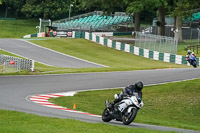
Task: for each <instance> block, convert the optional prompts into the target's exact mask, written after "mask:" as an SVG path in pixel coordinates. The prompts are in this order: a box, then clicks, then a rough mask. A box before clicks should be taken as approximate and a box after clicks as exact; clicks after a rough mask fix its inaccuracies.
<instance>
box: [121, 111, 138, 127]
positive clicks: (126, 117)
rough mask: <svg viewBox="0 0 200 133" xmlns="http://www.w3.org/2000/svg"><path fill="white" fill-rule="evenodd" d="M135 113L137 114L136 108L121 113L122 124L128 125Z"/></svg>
mask: <svg viewBox="0 0 200 133" xmlns="http://www.w3.org/2000/svg"><path fill="white" fill-rule="evenodd" d="M126 111H127V110H126ZM136 115H137V109H136V108H132V110H131V112H130V113H128V112H126V113H125V114H123V116H122V122H123V124H124V125H129V124H130V123H131V122H133V121H134V119H135V117H136Z"/></svg>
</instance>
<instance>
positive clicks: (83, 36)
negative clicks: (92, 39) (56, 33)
mask: <svg viewBox="0 0 200 133" xmlns="http://www.w3.org/2000/svg"><path fill="white" fill-rule="evenodd" d="M75 38H85V32H77V31H76V32H75Z"/></svg>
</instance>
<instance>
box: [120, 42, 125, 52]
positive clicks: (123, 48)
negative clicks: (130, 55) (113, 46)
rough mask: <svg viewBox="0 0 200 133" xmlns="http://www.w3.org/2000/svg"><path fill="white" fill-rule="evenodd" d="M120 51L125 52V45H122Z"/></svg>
mask: <svg viewBox="0 0 200 133" xmlns="http://www.w3.org/2000/svg"><path fill="white" fill-rule="evenodd" d="M120 50H122V51H124V50H125V43H121V47H120Z"/></svg>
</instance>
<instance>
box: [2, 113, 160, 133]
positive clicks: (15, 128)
mask: <svg viewBox="0 0 200 133" xmlns="http://www.w3.org/2000/svg"><path fill="white" fill-rule="evenodd" d="M0 125H1V126H0V132H1V133H121V132H123V133H130V132H134V133H160V131H155V130H148V129H141V128H138V129H137V128H127V127H119V126H113V125H107V124H102V123H86V122H81V121H78V120H69V119H59V118H49V117H42V116H37V115H33V114H26V113H21V112H15V111H5V110H0Z"/></svg>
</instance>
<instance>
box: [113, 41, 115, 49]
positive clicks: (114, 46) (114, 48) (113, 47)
mask: <svg viewBox="0 0 200 133" xmlns="http://www.w3.org/2000/svg"><path fill="white" fill-rule="evenodd" d="M112 48H114V49H116V41H112Z"/></svg>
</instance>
